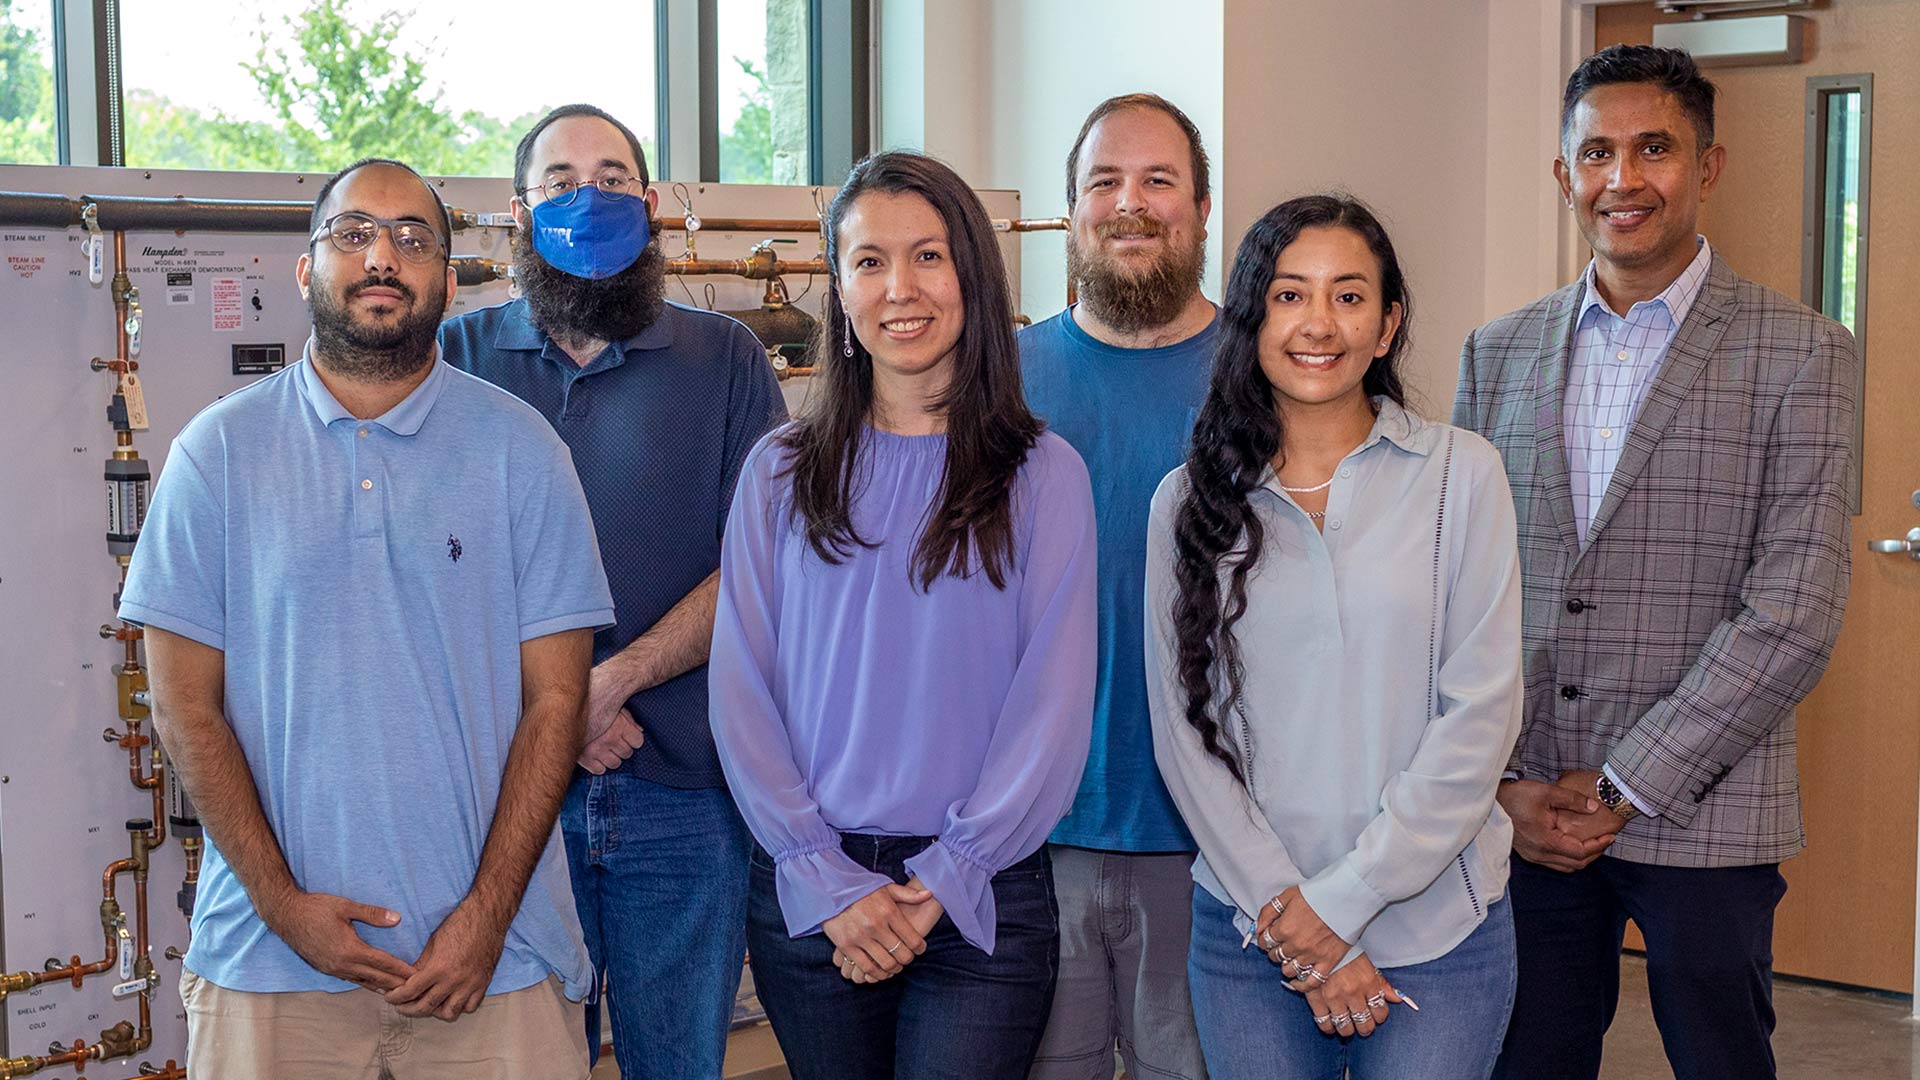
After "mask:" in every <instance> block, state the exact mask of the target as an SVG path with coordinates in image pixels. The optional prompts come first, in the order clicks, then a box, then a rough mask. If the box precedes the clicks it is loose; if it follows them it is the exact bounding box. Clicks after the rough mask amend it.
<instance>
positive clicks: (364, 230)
mask: <svg viewBox="0 0 1920 1080" xmlns="http://www.w3.org/2000/svg"><path fill="white" fill-rule="evenodd" d="M381 229H385V230H387V232H388V233H389V234H390V235H391V236H392V237H393V246H394V249H395V250H397V251H399V252H400V257H401V258H403V259H405V260H407V261H408V262H417V263H423V262H430V261H432V260H433V259H434V258H436V257H438V256H439V254H440V253H441V252H442V251H444V250H445V249H446V245H445V244H444V243H443V242H442V241H441V239H440V233H439V232H438V231H437V230H435V229H434V227H433V226H431V225H429V224H427V223H426V222H424V221H395V220H393V219H392V218H377V217H373V216H372V215H369V214H362V213H360V212H359V211H357V210H349V211H347V212H346V213H344V214H335V215H333V216H332V217H330V218H328V219H327V220H326V222H325V223H324V224H322V225H321V226H320V227H319V228H318V229H315V230H314V231H313V235H312V236H309V237H307V242H308V243H310V244H317V243H319V242H320V239H321V238H322V237H325V238H326V239H327V240H328V241H329V242H331V243H332V244H333V246H334V250H336V251H340V252H342V253H344V254H347V255H357V254H359V253H360V252H362V251H365V250H367V249H368V248H370V247H372V246H373V242H374V241H375V240H377V239H379V238H380V230H381Z"/></svg>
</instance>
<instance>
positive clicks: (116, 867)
mask: <svg viewBox="0 0 1920 1080" xmlns="http://www.w3.org/2000/svg"><path fill="white" fill-rule="evenodd" d="M141 839H142V840H144V839H145V834H141ZM143 846H144V845H141V844H136V845H135V854H134V856H133V857H132V858H127V859H116V860H114V861H113V862H110V863H108V864H107V867H106V869H105V870H102V871H101V872H100V933H101V936H102V937H104V938H105V940H106V955H105V956H104V957H102V958H101V959H99V960H96V961H94V962H93V963H90V964H87V963H82V962H81V961H80V957H79V956H78V955H76V956H74V957H73V958H72V959H71V960H69V961H68V962H67V963H65V964H62V965H60V966H58V967H54V968H48V969H46V970H43V971H16V972H14V973H13V974H11V975H0V999H4V998H5V997H6V996H7V995H8V994H9V993H14V992H18V991H21V990H31V989H33V988H34V987H36V986H42V985H45V984H46V983H54V982H61V981H63V980H71V981H72V983H73V986H74V989H76V990H77V989H79V988H80V982H81V980H82V979H85V978H86V977H87V976H89V975H98V974H99V973H101V972H103V971H105V970H107V969H108V968H111V967H113V966H114V964H115V962H116V961H118V960H119V956H120V949H119V945H120V943H119V941H118V937H119V934H118V932H117V931H116V929H115V922H116V920H117V919H119V918H121V917H122V915H123V913H122V912H121V909H120V901H119V899H118V898H117V896H116V894H115V891H114V880H113V879H114V878H116V877H118V876H119V875H121V874H124V873H127V872H128V871H133V872H134V906H135V908H136V910H135V912H134V915H135V918H136V920H137V921H138V926H139V927H140V935H141V936H140V937H139V938H137V939H136V946H137V947H139V948H140V955H141V956H143V957H144V956H145V955H146V951H145V948H144V945H143V944H142V943H143V942H144V940H145V933H146V930H145V927H146V921H147V904H146V882H145V880H144V879H145V876H146V870H145V868H144V864H145V863H146V861H147V860H146V856H145V852H144V850H143ZM0 1080H5V1077H4V1074H0Z"/></svg>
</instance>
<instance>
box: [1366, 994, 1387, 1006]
mask: <svg viewBox="0 0 1920 1080" xmlns="http://www.w3.org/2000/svg"><path fill="white" fill-rule="evenodd" d="M1386 1004H1387V992H1386V991H1385V990H1382V991H1380V992H1379V993H1377V994H1375V995H1373V996H1372V997H1370V998H1368V999H1367V1008H1369V1009H1382V1008H1385V1007H1386Z"/></svg>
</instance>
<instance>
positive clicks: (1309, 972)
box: [1300, 966, 1327, 986]
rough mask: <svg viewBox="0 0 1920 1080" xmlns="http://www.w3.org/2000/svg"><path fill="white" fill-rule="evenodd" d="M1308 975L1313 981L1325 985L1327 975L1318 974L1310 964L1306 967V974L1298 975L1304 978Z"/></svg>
mask: <svg viewBox="0 0 1920 1080" xmlns="http://www.w3.org/2000/svg"><path fill="white" fill-rule="evenodd" d="M1308 976H1312V977H1313V981H1314V982H1317V983H1319V984H1320V985H1321V986H1325V985H1327V977H1326V976H1325V975H1322V974H1320V973H1319V972H1318V971H1316V970H1314V969H1313V968H1312V967H1311V966H1309V967H1308V968H1307V971H1306V974H1305V975H1302V976H1300V977H1301V978H1303V979H1304V978H1307V977H1308Z"/></svg>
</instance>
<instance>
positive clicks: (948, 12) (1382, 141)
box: [878, 0, 1582, 416]
mask: <svg viewBox="0 0 1920 1080" xmlns="http://www.w3.org/2000/svg"><path fill="white" fill-rule="evenodd" d="M878 8H879V18H880V20H881V26H880V31H879V40H880V41H881V42H882V49H881V58H880V67H881V75H880V80H879V82H880V86H881V101H880V105H879V113H880V118H881V119H880V125H879V131H880V141H881V143H882V144H883V145H888V146H918V147H923V148H925V149H927V150H928V151H929V152H931V153H934V154H936V155H938V156H940V157H942V158H944V159H946V160H947V161H949V162H950V163H952V164H953V165H955V166H956V167H957V168H959V169H960V170H961V172H962V173H963V174H964V175H966V176H967V177H968V179H970V180H972V181H973V182H974V183H975V185H976V186H983V187H1011V188H1016V189H1018V190H1019V191H1020V192H1021V193H1022V196H1023V199H1022V207H1023V209H1022V213H1023V214H1025V215H1027V216H1031V217H1042V216H1053V215H1056V214H1060V213H1064V211H1065V196H1064V194H1063V193H1062V191H1061V185H1062V182H1063V181H1062V179H1061V168H1062V164H1061V163H1062V160H1063V159H1064V157H1065V154H1066V150H1067V148H1068V146H1069V145H1070V144H1071V143H1072V141H1073V136H1074V135H1075V133H1076V132H1077V131H1078V128H1079V124H1080V121H1081V119H1082V118H1083V117H1084V116H1085V114H1086V111H1087V109H1088V108H1090V107H1091V106H1092V105H1093V104H1094V103H1096V102H1098V101H1099V100H1101V99H1102V98H1104V97H1106V96H1108V95H1110V94H1115V93H1122V92H1126V91H1129V90H1136V89H1146V90H1153V91H1156V92H1159V93H1161V94H1164V95H1165V96H1167V97H1168V98H1169V99H1171V100H1173V101H1174V102H1176V103H1177V104H1179V105H1180V106H1181V107H1182V108H1183V109H1185V110H1187V112H1188V113H1189V114H1190V115H1191V116H1192V117H1193V119H1194V121H1195V123H1196V124H1198V125H1199V127H1200V129H1201V132H1202V134H1203V136H1204V137H1205V138H1206V139H1207V142H1208V147H1209V150H1210V151H1211V153H1212V155H1213V159H1214V213H1213V218H1212V219H1211V222H1210V225H1209V228H1210V230H1211V232H1212V239H1211V241H1210V244H1209V281H1208V286H1207V291H1208V294H1209V295H1210V296H1213V297H1215V298H1218V296H1219V295H1220V289H1221V288H1222V287H1224V284H1225V278H1226V274H1227V271H1228V269H1229V268H1230V267H1231V265H1232V256H1233V251H1234V248H1235V242H1236V240H1237V238H1238V237H1239V235H1240V234H1241V233H1242V232H1243V231H1244V230H1245V229H1246V227H1247V225H1248V224H1250V223H1251V222H1252V221H1254V220H1255V219H1256V218H1258V217H1259V216H1260V215H1261V214H1262V213H1264V212H1265V211H1266V210H1267V209H1268V208H1270V207H1271V206H1272V205H1273V204H1274V203H1276V202H1279V201H1280V200H1282V199H1285V198H1287V197H1290V196H1292V195H1297V194H1303V193H1307V192H1312V191H1318V190H1323V189H1327V188H1342V189H1345V190H1348V191H1351V192H1353V193H1354V194H1356V195H1359V196H1361V197H1362V198H1364V199H1366V200H1367V201H1368V202H1369V203H1371V204H1372V205H1373V206H1374V207H1375V209H1377V210H1378V211H1380V212H1381V214H1382V216H1383V217H1384V218H1385V219H1386V220H1387V222H1388V225H1389V227H1390V228H1391V229H1392V231H1393V236H1394V241H1395V244H1396V245H1397V246H1398V248H1399V251H1400V256H1401V260H1402V262H1403V263H1404V264H1405V265H1406V268H1407V270H1408V273H1409V275H1410V277H1411V279H1412V284H1413V289H1414V296H1415V301H1416V304H1417V307H1418V323H1417V326H1416V333H1415V347H1414V352H1413V354H1412V356H1411V358H1410V362H1409V370H1408V376H1409V382H1410V384H1411V385H1412V386H1413V388H1414V389H1415V392H1416V395H1417V398H1418V401H1419V403H1421V404H1422V405H1423V406H1424V407H1425V409H1426V410H1427V411H1428V412H1429V413H1431V414H1434V415H1440V416H1444V415H1446V414H1447V412H1448V411H1449V409H1450V407H1451V403H1452V397H1453V386H1454V382H1455V379H1456V377H1457V370H1456V368H1457V364H1458V358H1459V350H1460V343H1461V341H1462V340H1463V339H1464V337H1465V336H1466V333H1467V331H1469V330H1470V329H1472V328H1473V327H1474V326H1477V325H1479V324H1480V323H1481V322H1484V321H1485V320H1486V319H1488V318H1491V317H1492V316H1494V315H1498V314H1500V313H1502V312H1505V311H1509V310H1512V309H1513V308H1515V307H1518V306H1519V305H1521V304H1523V303H1526V302H1527V301H1528V300H1531V299H1533V298H1534V297H1537V296H1539V295H1541V294H1543V293H1545V292H1547V291H1549V290H1551V289H1552V288H1554V287H1555V286H1556V285H1558V284H1560V283H1561V281H1563V280H1566V279H1568V278H1569V277H1570V275H1571V274H1572V273H1573V272H1574V269H1573V268H1575V267H1577V265H1578V264H1577V263H1576V262H1575V261H1574V259H1573V257H1572V256H1571V255H1570V253H1569V252H1570V248H1571V245H1572V234H1571V233H1570V232H1569V231H1568V229H1567V226H1566V215H1565V214H1564V211H1562V210H1561V208H1560V207H1559V203H1558V201H1557V199H1556V197H1555V193H1554V189H1553V181H1552V174H1551V162H1552V159H1553V154H1554V142H1555V137H1554V136H1555V131H1556V123H1557V117H1558V95H1559V87H1560V85H1561V83H1562V82H1563V81H1564V79H1565V75H1566V72H1567V71H1569V70H1571V66H1572V59H1571V58H1572V56H1573V51H1572V45H1571V44H1570V42H1571V41H1575V40H1577V39H1578V37H1579V34H1578V33H1577V28H1578V21H1579V19H1580V18H1581V17H1582V15H1581V10H1580V9H1579V8H1577V7H1570V6H1567V5H1564V4H1561V3H1558V2H1555V0H1432V2H1421V3H1411V2H1408V0H1190V2H1186V3H1182V4H1180V5H1178V8H1177V11H1176V12H1172V13H1170V10H1169V8H1168V6H1167V5H1166V4H1164V3H1150V2H1148V0H1109V2H1107V3H1105V4H1102V5H1099V6H1098V7H1097V8H1096V7H1094V6H1093V5H1089V4H1086V3H1082V2H1080V0H1025V2H1022V0H882V2H881V3H880V4H879V5H878ZM1096 13H1097V14H1096ZM1022 252H1023V254H1022V260H1021V261H1022V274H1021V278H1022V292H1023V296H1022V306H1023V309H1024V310H1026V311H1027V312H1028V313H1029V314H1031V315H1034V316H1035V317H1042V316H1045V315H1047V314H1050V313H1052V312H1053V311H1055V310H1057V309H1058V308H1059V306H1060V304H1061V302H1062V301H1063V300H1064V290H1065V285H1064V281H1063V280H1062V277H1063V273H1062V272H1063V262H1064V249H1063V245H1062V243H1061V239H1060V237H1059V235H1058V234H1044V233H1043V234H1037V235H1036V234H1029V235H1028V236H1027V237H1025V238H1024V241H1023V244H1022Z"/></svg>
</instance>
